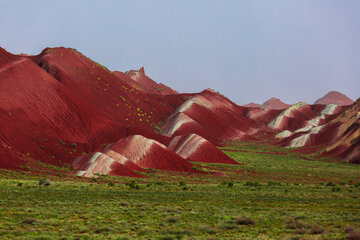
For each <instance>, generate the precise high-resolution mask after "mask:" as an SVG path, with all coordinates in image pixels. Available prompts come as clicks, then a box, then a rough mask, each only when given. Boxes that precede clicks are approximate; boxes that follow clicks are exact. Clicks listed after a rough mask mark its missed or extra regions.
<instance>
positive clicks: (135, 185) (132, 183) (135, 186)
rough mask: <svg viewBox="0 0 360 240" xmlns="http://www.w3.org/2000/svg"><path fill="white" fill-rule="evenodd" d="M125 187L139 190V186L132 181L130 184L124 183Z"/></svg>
mask: <svg viewBox="0 0 360 240" xmlns="http://www.w3.org/2000/svg"><path fill="white" fill-rule="evenodd" d="M125 185H126V186H128V187H129V188H132V189H140V185H139V184H137V183H136V182H135V181H134V180H133V181H131V182H130V183H125Z"/></svg>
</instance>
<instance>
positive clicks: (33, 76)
mask: <svg viewBox="0 0 360 240" xmlns="http://www.w3.org/2000/svg"><path fill="white" fill-rule="evenodd" d="M329 101H331V104H326V105H324V103H327V102H329ZM351 101H352V100H351V99H350V100H349V99H347V98H346V96H345V97H344V96H343V95H341V94H340V95H339V94H338V93H334V92H333V93H329V94H328V95H326V96H325V97H324V98H322V99H321V100H319V101H317V103H318V104H315V105H309V104H306V103H298V104H295V105H292V106H290V105H288V104H285V103H283V102H281V101H280V100H279V99H277V98H272V99H270V100H268V101H267V102H265V103H264V104H263V105H262V106H260V107H259V106H257V105H248V106H238V105H236V104H235V103H233V102H232V101H231V100H229V99H228V98H226V97H224V96H223V95H221V94H220V93H218V92H216V91H214V90H212V89H206V90H204V91H202V92H200V93H195V94H179V93H177V92H176V91H175V90H173V89H171V88H170V87H167V86H165V85H163V84H158V83H156V82H155V81H153V80H152V79H151V78H149V77H148V76H146V75H145V70H144V68H140V69H139V70H130V71H127V72H125V73H123V72H118V71H109V70H108V69H107V68H106V67H104V66H102V65H100V64H98V63H96V62H94V61H92V60H91V59H89V58H87V57H86V56H84V55H83V54H81V53H79V52H78V51H76V50H74V49H70V48H62V47H61V48H47V49H44V50H43V51H42V52H41V53H40V54H39V55H36V56H28V55H13V54H11V53H8V52H7V51H5V50H4V49H2V48H0V124H1V126H3V127H2V128H1V129H0V167H1V168H26V169H29V170H36V163H49V164H54V165H58V166H63V165H64V164H71V165H72V167H73V168H74V169H75V170H76V172H77V174H78V175H81V176H86V177H91V176H94V174H112V175H121V176H130V177H143V175H142V174H141V173H142V172H144V171H146V169H148V168H152V169H159V170H164V171H178V172H188V173H192V172H196V171H194V170H193V167H192V164H191V163H190V162H189V161H194V162H211V163H227V164H236V162H235V161H234V160H232V159H230V158H229V157H227V156H226V155H225V154H223V153H222V152H221V151H220V150H219V149H218V148H217V147H216V146H219V145H221V144H223V143H224V142H226V141H229V140H244V141H248V140H251V141H259V142H266V143H269V144H278V145H281V146H285V147H301V148H304V147H316V149H318V150H321V151H320V152H321V153H322V155H323V156H329V155H330V156H334V157H337V158H339V159H342V160H345V161H347V162H350V163H359V162H360V161H359V108H360V105H359V101H357V102H355V103H353V104H352V102H351ZM333 103H335V104H333ZM348 104H352V105H350V106H342V105H348ZM29 166H31V167H29Z"/></svg>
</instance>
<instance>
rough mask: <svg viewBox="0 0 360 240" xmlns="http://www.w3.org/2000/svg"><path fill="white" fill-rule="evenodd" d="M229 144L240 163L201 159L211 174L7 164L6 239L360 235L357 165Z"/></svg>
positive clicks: (2, 214) (2, 179) (3, 179)
mask: <svg viewBox="0 0 360 240" xmlns="http://www.w3.org/2000/svg"><path fill="white" fill-rule="evenodd" d="M229 148H231V149H233V150H239V151H246V152H231V151H226V150H224V149H229ZM224 149H223V150H224V152H225V153H226V154H227V155H229V156H230V157H231V158H233V159H235V160H236V161H238V162H239V163H240V164H239V165H226V164H206V163H194V164H195V166H196V167H195V168H197V169H198V170H202V171H203V172H204V174H187V173H173V172H166V171H158V170H152V169H149V171H148V172H147V173H144V178H143V179H132V178H125V177H115V176H103V175H99V177H98V178H96V179H86V178H76V177H72V176H71V174H70V169H68V170H66V168H56V167H51V166H47V167H48V168H46V166H44V168H43V170H42V171H38V172H37V173H30V172H22V171H12V170H1V169H0V239H360V234H358V232H359V231H360V183H359V182H360V166H359V165H350V164H345V163H336V162H331V161H324V159H317V158H315V157H313V156H306V159H303V156H301V155H299V154H297V153H294V152H291V151H289V150H288V149H283V148H277V147H270V146H254V145H251V144H238V145H230V146H228V147H226V148H224ZM258 152H272V153H282V154H285V155H276V154H264V153H258ZM53 171H55V172H57V174H51V175H50V173H52V172H53ZM67 171H68V172H67ZM43 178H47V179H49V180H50V182H51V185H49V186H45V185H39V179H43ZM356 237H358V238H356Z"/></svg>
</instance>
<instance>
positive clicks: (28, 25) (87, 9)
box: [0, 0, 360, 104]
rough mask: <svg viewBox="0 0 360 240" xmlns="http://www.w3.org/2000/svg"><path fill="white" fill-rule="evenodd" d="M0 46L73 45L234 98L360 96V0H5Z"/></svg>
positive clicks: (15, 49) (113, 65) (28, 49)
mask: <svg viewBox="0 0 360 240" xmlns="http://www.w3.org/2000/svg"><path fill="white" fill-rule="evenodd" d="M0 46H2V47H4V48H6V49H7V50H8V51H10V52H12V53H22V52H23V53H28V54H38V53H40V52H41V50H42V49H44V48H46V47H58V46H64V47H71V48H76V49H77V50H78V51H80V52H82V53H83V54H85V55H86V56H88V57H90V58H91V59H93V60H95V61H97V62H99V63H101V64H102V65H104V66H107V67H108V68H109V69H111V70H120V71H126V70H129V69H138V68H140V67H141V66H144V67H145V71H146V73H147V75H148V76H149V77H151V78H152V79H154V80H155V81H157V82H162V83H164V84H166V85H168V86H170V87H172V88H174V89H176V90H177V91H179V92H199V91H201V90H203V89H205V88H213V89H215V90H217V91H219V92H220V93H222V94H223V95H225V96H227V97H229V98H230V99H231V100H233V101H234V102H236V103H238V104H246V103H248V102H257V103H262V102H264V101H265V100H267V99H269V98H270V97H279V98H280V99H282V100H283V101H284V102H287V103H296V102H299V101H306V102H309V103H313V102H314V101H315V100H316V99H318V98H320V97H322V96H323V95H324V94H326V93H327V92H329V91H331V90H337V91H340V92H342V93H344V94H346V95H347V96H349V97H350V98H352V99H354V100H355V99H356V98H358V97H360V1H358V0H346V1H344V0H336V1H335V0H291V1H289V0H272V1H268V0H247V1H245V0H243V1H242V0H222V1H220V0H173V1H170V0H156V1H153V0H141V1H140V0H122V1H120V0H119V1H115V0H106V1H105V0H102V1H101V0H52V1H49V0H36V1H31V0H17V1H14V0H0Z"/></svg>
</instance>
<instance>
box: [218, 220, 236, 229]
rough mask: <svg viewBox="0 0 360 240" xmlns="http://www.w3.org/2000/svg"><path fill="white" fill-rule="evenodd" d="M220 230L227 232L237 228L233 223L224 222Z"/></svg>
mask: <svg viewBox="0 0 360 240" xmlns="http://www.w3.org/2000/svg"><path fill="white" fill-rule="evenodd" d="M221 228H223V229H227V230H232V229H236V228H237V226H236V224H235V223H234V222H230V221H229V222H225V223H224V224H222V225H221Z"/></svg>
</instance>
